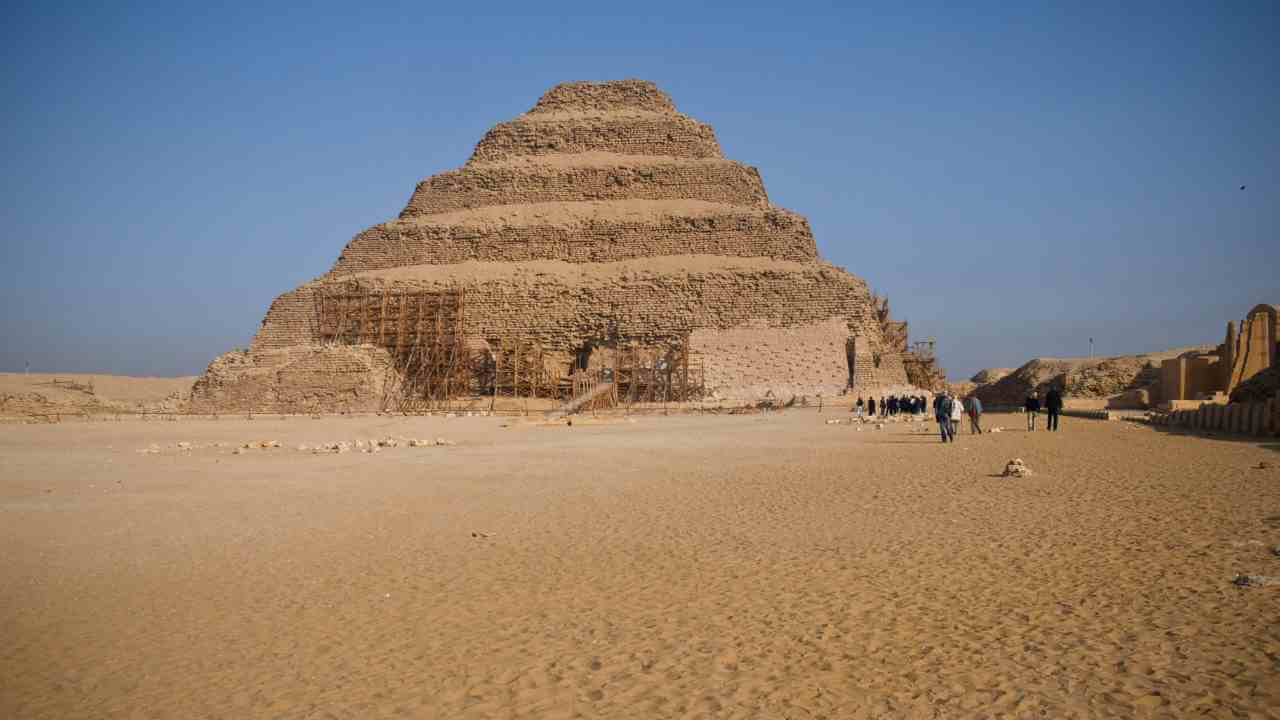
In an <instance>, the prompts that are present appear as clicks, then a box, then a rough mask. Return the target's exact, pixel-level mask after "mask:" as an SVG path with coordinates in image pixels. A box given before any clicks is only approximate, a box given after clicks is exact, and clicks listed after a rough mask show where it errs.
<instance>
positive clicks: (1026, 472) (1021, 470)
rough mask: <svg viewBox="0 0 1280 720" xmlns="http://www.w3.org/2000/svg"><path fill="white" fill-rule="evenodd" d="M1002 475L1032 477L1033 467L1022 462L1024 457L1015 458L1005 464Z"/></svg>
mask: <svg viewBox="0 0 1280 720" xmlns="http://www.w3.org/2000/svg"><path fill="white" fill-rule="evenodd" d="M1001 476H1002V477H1019V478H1021V477H1031V468H1029V467H1027V466H1026V463H1024V462H1022V458H1014V459H1012V460H1010V461H1009V462H1008V463H1007V464H1006V465H1005V466H1004V472H1003V473H1001Z"/></svg>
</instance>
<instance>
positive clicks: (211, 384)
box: [191, 80, 907, 411]
mask: <svg viewBox="0 0 1280 720" xmlns="http://www.w3.org/2000/svg"><path fill="white" fill-rule="evenodd" d="M904 329H905V328H904ZM904 342H905V336H904V338H903V342H887V341H886V338H885V337H884V332H883V328H882V326H881V324H880V323H879V322H878V321H877V318H876V316H875V308H874V307H873V302H872V296H871V293H870V292H869V290H868V288H867V286H866V284H865V283H864V282H863V281H862V280H860V279H859V278H857V277H854V276H853V275H851V274H849V273H848V272H846V271H844V270H843V269H841V268H839V267H836V266H833V265H830V264H828V263H826V262H824V261H823V260H822V259H821V258H820V257H819V256H818V252H817V246H816V244H815V241H814V237H813V233H812V231H811V230H810V228H809V223H808V222H807V221H806V220H805V218H804V217H802V216H800V215H797V214H795V213H793V212H791V211H789V210H786V209H783V208H780V207H776V206H774V205H772V204H771V203H770V202H769V196H768V194H767V193H766V192H765V187H764V183H763V181H762V179H761V177H760V173H759V172H758V171H757V170H756V169H755V168H753V167H749V166H746V165H743V164H740V163H738V162H735V161H733V160H730V159H727V158H725V156H724V153H723V152H722V151H721V148H720V145H719V143H718V142H717V140H716V136H715V133H714V132H713V131H712V129H711V128H710V127H709V126H707V125H705V124H703V123H701V122H698V121H697V120H694V119H693V118H690V117H688V116H686V115H683V114H681V113H680V112H678V111H677V110H676V108H675V105H674V104H673V103H672V101H671V99H670V98H669V97H668V96H667V95H666V94H665V93H663V92H662V91H661V90H659V89H658V88H657V87H655V86H654V85H653V84H652V83H649V82H643V81H638V80H625V81H620V82H607V83H567V84H563V85H558V86H556V87H555V88H552V89H551V90H550V91H549V92H547V93H546V94H545V95H543V96H542V98H541V99H540V100H538V102H537V103H536V104H535V105H534V107H533V108H532V109H531V110H529V111H528V112H526V113H524V114H523V115H521V116H519V117H517V118H515V119H514V120H511V121H508V122H504V123H501V124H499V125H497V126H496V127H494V128H493V129H492V130H490V131H489V132H488V133H487V134H486V135H485V136H484V138H482V139H481V140H480V142H479V144H478V145H477V146H476V148H475V151H474V152H473V153H472V155H471V158H470V159H469V160H468V161H467V163H466V164H465V165H464V166H462V167H461V168H458V169H456V170H450V171H448V172H442V173H440V174H438V175H434V176H432V177H429V178H427V179H426V180H424V181H422V182H420V183H419V184H418V186H417V188H415V189H414V191H413V193H412V195H411V197H410V198H409V201H408V204H407V205H406V206H405V208H404V210H403V211H402V212H401V213H400V216H399V217H398V218H395V219H393V220H391V221H389V222H385V223H382V224H380V225H376V226H374V227H372V228H369V229H368V230H365V231H364V232H361V233H360V234H358V235H357V236H356V237H355V238H354V239H352V240H351V242H350V243H348V244H347V246H346V248H344V249H343V251H342V254H341V255H340V256H339V257H338V259H337V262H336V263H335V264H334V266H333V268H332V269H331V270H330V271H329V272H328V273H326V274H325V275H323V276H321V277H319V278H316V279H315V280H313V281H311V282H308V283H306V284H305V285H302V286H301V287H299V288H297V289H295V290H292V291H290V292H287V293H285V294H283V295H281V296H280V297H278V298H276V300H275V301H274V302H273V303H272V304H271V307H270V309H269V310H268V312H267V315H266V317H265V319H263V321H262V326H261V328H260V329H259V330H258V332H257V335H256V336H255V337H254V339H253V343H252V345H251V347H249V348H248V349H247V350H242V351H236V352H233V353H228V354H227V355H224V356H222V357H220V358H218V359H217V360H215V361H214V362H213V363H212V364H211V365H210V366H209V369H208V371H207V372H206V373H205V375H204V376H202V377H201V378H200V379H199V381H197V383H196V385H195V387H194V388H193V391H192V401H191V402H192V409H193V410H195V411H211V410H217V411H229V410H260V411H297V410H308V411H335V410H337V411H340V410H377V409H386V408H387V406H388V403H389V402H392V401H393V400H394V401H396V402H401V403H403V401H404V399H405V398H417V399H420V400H423V401H424V402H431V401H434V400H438V399H439V398H443V397H448V396H455V395H466V394H468V393H470V394H476V395H481V396H483V395H484V394H486V393H495V394H496V393H500V392H503V393H515V394H534V395H539V396H550V397H556V396H557V393H563V392H564V388H567V387H569V388H571V387H577V386H581V387H587V386H589V385H590V383H586V381H583V380H581V379H579V380H572V379H571V377H572V376H573V374H574V373H575V372H576V373H585V372H588V371H594V370H593V368H599V367H600V366H601V365H602V364H603V365H608V364H609V363H615V364H617V363H620V362H627V360H626V359H627V358H632V359H633V360H634V364H633V365H632V366H627V367H623V366H621V365H619V366H618V368H617V369H611V368H605V369H604V370H600V371H599V372H600V373H603V374H601V375H600V377H602V378H605V379H606V380H609V378H613V377H617V378H621V377H623V376H624V375H625V376H626V377H630V378H633V380H632V382H633V387H632V388H631V389H630V390H628V391H627V392H630V393H631V395H632V396H639V395H642V396H644V397H646V398H656V397H659V396H661V397H663V398H664V399H676V400H682V399H683V400H688V399H693V398H694V396H695V395H697V396H702V397H710V398H723V399H734V398H741V399H750V398H753V397H755V398H758V397H765V396H766V395H768V396H771V397H783V398H785V397H787V396H788V395H816V394H818V393H823V394H824V395H826V396H828V397H830V396H832V395H835V394H838V393H840V392H842V391H844V390H845V389H847V388H853V389H854V390H855V391H857V390H860V389H874V388H889V387H895V386H905V385H906V384H907V375H906V371H905V369H904V364H903V358H902V354H903V351H904V350H905V349H906V348H905V345H904V344H903V343H904ZM609 381H610V382H611V380H609ZM574 383H577V385H574ZM570 392H571V390H570ZM673 393H674V394H677V395H679V397H673V396H672V395H673ZM397 398H398V400H396V399H397Z"/></svg>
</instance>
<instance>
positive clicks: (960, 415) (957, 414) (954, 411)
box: [951, 393, 964, 442]
mask: <svg viewBox="0 0 1280 720" xmlns="http://www.w3.org/2000/svg"><path fill="white" fill-rule="evenodd" d="M962 420H964V402H963V401H962V400H961V399H960V398H959V396H957V395H956V394H955V393H951V442H955V441H956V433H958V432H960V427H961V424H960V423H961V421H962Z"/></svg>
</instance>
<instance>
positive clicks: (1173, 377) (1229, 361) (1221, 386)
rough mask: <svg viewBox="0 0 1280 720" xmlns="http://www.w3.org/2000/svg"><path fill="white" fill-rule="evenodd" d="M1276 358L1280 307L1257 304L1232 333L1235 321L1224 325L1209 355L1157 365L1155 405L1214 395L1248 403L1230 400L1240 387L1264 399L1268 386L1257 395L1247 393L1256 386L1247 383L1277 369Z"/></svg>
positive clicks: (1279, 341)
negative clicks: (1220, 339)
mask: <svg viewBox="0 0 1280 720" xmlns="http://www.w3.org/2000/svg"><path fill="white" fill-rule="evenodd" d="M1277 353H1280V306H1277V305H1265V304H1264V305H1257V306H1255V307H1254V308H1253V309H1252V310H1250V311H1249V313H1248V314H1247V315H1246V316H1245V318H1244V320H1243V321H1241V323H1240V325H1239V328H1238V329H1237V326H1236V323H1235V322H1228V323H1227V334H1226V338H1225V339H1224V340H1223V342H1222V344H1221V345H1219V346H1218V347H1216V348H1214V349H1213V350H1212V351H1208V352H1197V353H1186V354H1184V355H1181V356H1179V357H1176V358H1171V359H1168V360H1165V361H1164V362H1163V363H1161V365H1160V397H1159V401H1160V402H1162V403H1165V404H1169V403H1173V402H1177V401H1185V400H1209V399H1213V398H1214V397H1215V396H1219V395H1220V396H1222V397H1227V396H1229V397H1230V398H1231V399H1232V400H1241V399H1251V398H1240V397H1236V395H1238V393H1237V389H1239V388H1241V386H1246V388H1248V389H1249V390H1250V392H1249V394H1250V395H1252V394H1259V395H1262V396H1264V397H1266V396H1270V395H1272V394H1274V393H1275V391H1276V387H1275V386H1274V383H1271V384H1270V386H1269V387H1264V388H1259V390H1253V388H1254V387H1255V386H1257V385H1258V383H1253V384H1250V383H1251V381H1253V380H1254V379H1255V378H1257V376H1259V375H1261V374H1264V373H1266V374H1267V377H1269V376H1270V374H1271V373H1270V372H1269V371H1271V369H1272V368H1274V367H1276V365H1277V362H1276V360H1277ZM1259 379H1262V380H1265V378H1259ZM1257 399H1262V398H1257Z"/></svg>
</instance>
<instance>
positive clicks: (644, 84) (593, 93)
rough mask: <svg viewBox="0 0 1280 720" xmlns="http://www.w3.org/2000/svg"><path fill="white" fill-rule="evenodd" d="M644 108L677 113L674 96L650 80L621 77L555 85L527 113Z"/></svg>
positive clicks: (658, 111) (650, 110)
mask: <svg viewBox="0 0 1280 720" xmlns="http://www.w3.org/2000/svg"><path fill="white" fill-rule="evenodd" d="M625 110H640V111H644V112H653V113H666V114H677V113H678V111H677V110H676V104H675V103H674V102H672V101H671V96H670V95H667V94H666V93H664V92H662V91H661V90H659V89H658V86H657V85H654V84H653V83H651V82H648V81H646V80H618V81H615V82H607V83H591V82H567V83H560V84H559V85H557V86H555V87H553V88H551V89H550V90H548V91H547V92H546V93H544V94H543V96H542V97H541V98H538V103H537V104H536V105H534V106H533V109H532V110H530V111H529V112H528V113H525V114H526V115H550V114H555V113H578V112H618V111H625Z"/></svg>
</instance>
